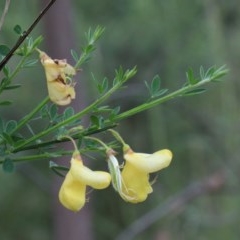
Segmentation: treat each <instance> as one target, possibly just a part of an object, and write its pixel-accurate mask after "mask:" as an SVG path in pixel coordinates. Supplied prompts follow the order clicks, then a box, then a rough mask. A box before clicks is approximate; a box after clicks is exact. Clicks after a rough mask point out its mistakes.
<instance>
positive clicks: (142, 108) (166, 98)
mask: <svg viewBox="0 0 240 240" xmlns="http://www.w3.org/2000/svg"><path fill="white" fill-rule="evenodd" d="M211 81H212V78H205V79H203V80H202V81H200V82H198V83H197V84H194V85H188V86H186V87H183V88H181V89H179V90H176V91H174V92H172V93H169V94H167V95H166V96H164V97H161V98H158V99H156V100H153V101H151V102H147V103H143V104H141V105H139V106H137V107H135V108H132V109H130V110H127V111H125V112H123V113H120V114H119V115H117V116H116V117H115V118H114V120H115V121H121V120H122V119H125V118H128V117H130V116H132V115H135V114H137V113H140V112H143V111H145V110H147V109H150V108H152V107H155V106H157V105H159V104H161V103H163V102H166V101H169V100H171V99H173V98H175V97H178V96H182V95H183V94H184V93H186V92H188V91H191V90H194V89H196V88H198V87H200V86H202V85H204V84H206V83H209V82H211Z"/></svg>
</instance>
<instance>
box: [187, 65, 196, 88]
mask: <svg viewBox="0 0 240 240" xmlns="http://www.w3.org/2000/svg"><path fill="white" fill-rule="evenodd" d="M186 75H187V81H188V84H189V85H195V84H196V83H198V82H199V80H198V79H196V78H195V77H194V74H193V70H192V68H189V69H188V71H187V72H186Z"/></svg>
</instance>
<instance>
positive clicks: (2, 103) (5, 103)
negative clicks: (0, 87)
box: [0, 101, 12, 106]
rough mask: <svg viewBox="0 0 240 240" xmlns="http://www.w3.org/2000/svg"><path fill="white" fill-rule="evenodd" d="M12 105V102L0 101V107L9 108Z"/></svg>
mask: <svg viewBox="0 0 240 240" xmlns="http://www.w3.org/2000/svg"><path fill="white" fill-rule="evenodd" d="M11 104H12V101H2V102H0V106H9V105H11Z"/></svg>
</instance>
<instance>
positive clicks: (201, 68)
mask: <svg viewBox="0 0 240 240" xmlns="http://www.w3.org/2000/svg"><path fill="white" fill-rule="evenodd" d="M200 77H201V79H204V78H205V73H204V68H203V66H201V67H200Z"/></svg>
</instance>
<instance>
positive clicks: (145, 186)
mask: <svg viewBox="0 0 240 240" xmlns="http://www.w3.org/2000/svg"><path fill="white" fill-rule="evenodd" d="M124 158H125V160H126V164H125V165H124V168H123V170H122V181H123V184H122V194H120V195H121V196H122V197H123V199H124V200H125V201H128V202H131V203H138V202H143V201H145V200H146V198H147V196H148V194H150V193H151V192H152V191H153V190H152V187H151V183H150V182H149V173H153V172H157V171H159V170H161V169H163V168H166V167H168V166H169V164H170V162H171V160H172V153H171V151H169V150H167V149H164V150H160V151H157V152H155V153H153V154H146V153H135V152H133V151H132V150H131V148H128V149H127V150H126V151H125V152H124Z"/></svg>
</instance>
